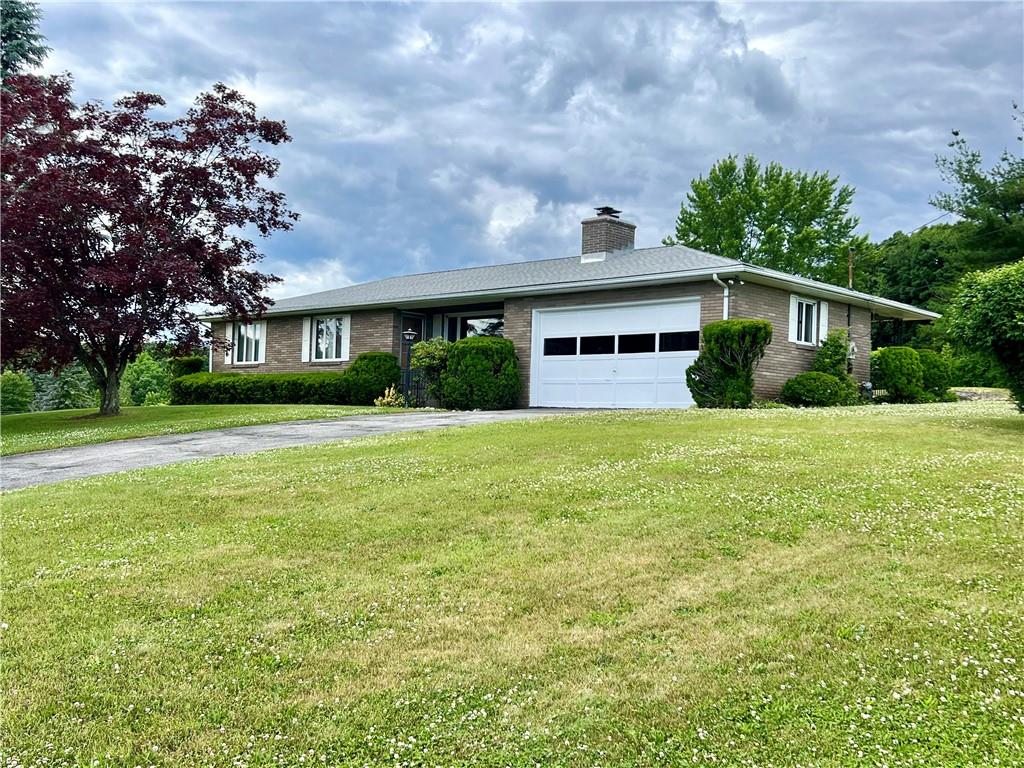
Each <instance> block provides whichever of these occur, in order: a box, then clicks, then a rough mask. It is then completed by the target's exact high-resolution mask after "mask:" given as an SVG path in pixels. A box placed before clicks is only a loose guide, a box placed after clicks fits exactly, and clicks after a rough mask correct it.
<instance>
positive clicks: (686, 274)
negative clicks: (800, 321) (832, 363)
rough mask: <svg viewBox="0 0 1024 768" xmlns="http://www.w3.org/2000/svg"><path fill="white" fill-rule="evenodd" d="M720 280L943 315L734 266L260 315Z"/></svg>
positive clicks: (922, 316)
mask: <svg viewBox="0 0 1024 768" xmlns="http://www.w3.org/2000/svg"><path fill="white" fill-rule="evenodd" d="M716 272H717V273H718V276H719V277H720V278H742V279H747V280H750V281H751V282H755V283H759V284H762V285H768V286H772V287H775V288H783V289H785V290H789V291H793V290H797V291H799V292H800V293H803V294H807V295H809V296H814V297H815V298H825V299H833V300H836V301H841V302H844V303H849V304H853V305H854V306H860V307H865V308H867V309H870V310H872V311H873V312H875V313H876V314H880V315H885V316H889V317H900V318H903V319H905V320H935V319H937V318H939V317H941V315H939V314H938V313H937V312H930V311H928V310H926V309H919V308H918V307H913V306H911V305H909V304H903V303H902V302H899V301H892V300H891V299H883V298H882V297H880V296H872V295H870V294H867V293H861V292H859V291H851V290H850V289H848V288H841V287H839V286H837V285H829V284H828V283H821V282H818V281H817V280H809V279H807V278H804V277H797V276H795V275H788V274H786V273H785V272H778V271H776V270H773V269H767V268H764V267H756V266H753V265H750V264H738V265H737V266H736V267H734V268H728V269H725V268H720V267H716V268H713V269H699V270H685V271H681V272H657V273H654V274H649V275H630V276H628V277H610V278H602V279H597V280H574V281H572V282H565V283H546V284H540V285H524V286H515V287H509V288H495V289H491V290H486V291H472V292H462V293H447V294H433V295H429V296H417V297H409V298H396V299H392V300H390V301H385V302H374V303H367V304H349V305H337V306H332V305H324V304H322V305H309V306H305V307H296V308H293V309H286V310H283V311H279V312H275V311H274V309H273V307H271V308H270V309H269V310H267V311H266V312H264V313H263V315H262V316H261V317H290V316H295V315H303V314H309V313H317V314H322V313H325V312H351V311H355V310H360V309H380V308H392V307H406V308H410V309H411V308H414V307H431V306H436V305H437V304H439V303H440V304H459V303H467V302H480V301H501V300H503V299H510V298H517V297H521V296H540V295H545V294H552V293H556V294H557V293H579V292H581V291H589V290H594V289H609V288H628V287H637V286H643V285H658V284H662V283H688V282H698V281H702V280H711V276H712V274H714V273H716ZM220 319H224V318H223V316H217V315H214V316H209V317H202V318H200V320H204V321H211V320H220Z"/></svg>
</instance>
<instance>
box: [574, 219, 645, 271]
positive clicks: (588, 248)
mask: <svg viewBox="0 0 1024 768" xmlns="http://www.w3.org/2000/svg"><path fill="white" fill-rule="evenodd" d="M594 210H596V211H597V216H593V217H591V218H589V219H584V220H583V248H582V258H581V261H602V260H603V259H604V254H606V253H614V252H615V251H625V250H632V249H633V237H634V234H635V232H636V224H630V223H629V222H628V221H622V219H620V218H619V214H620V213H622V211H617V210H615V209H614V208H611V207H609V206H603V207H601V208H595V209H594Z"/></svg>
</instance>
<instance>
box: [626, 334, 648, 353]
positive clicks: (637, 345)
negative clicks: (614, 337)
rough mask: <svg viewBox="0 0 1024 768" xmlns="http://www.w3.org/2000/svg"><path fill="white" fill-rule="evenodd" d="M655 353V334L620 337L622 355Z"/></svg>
mask: <svg viewBox="0 0 1024 768" xmlns="http://www.w3.org/2000/svg"><path fill="white" fill-rule="evenodd" d="M653 351H654V334H653V333H630V334H624V335H622V336H619V354H620V355H639V354H643V353H644V352H653Z"/></svg>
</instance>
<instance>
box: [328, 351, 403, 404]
mask: <svg viewBox="0 0 1024 768" xmlns="http://www.w3.org/2000/svg"><path fill="white" fill-rule="evenodd" d="M342 375H343V376H344V377H345V379H346V386H347V387H348V392H347V396H348V400H347V402H348V403H349V404H350V405H373V401H374V400H375V399H376V398H378V397H380V396H381V395H383V394H384V391H385V390H386V389H387V388H388V387H397V386H399V385H401V383H402V369H401V368H400V367H399V365H398V358H397V357H395V356H394V355H393V354H391V353H390V352H363V353H362V354H361V355H359V357H357V358H356V359H355V360H353V361H352V364H351V365H350V366H349V367H348V368H347V369H346V370H345V372H344V373H343V374H342Z"/></svg>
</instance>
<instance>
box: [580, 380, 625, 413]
mask: <svg viewBox="0 0 1024 768" xmlns="http://www.w3.org/2000/svg"><path fill="white" fill-rule="evenodd" d="M576 402H577V403H578V404H581V405H594V406H600V407H602V408H611V407H613V406H614V405H615V382H613V381H581V382H579V384H577V385H576Z"/></svg>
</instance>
